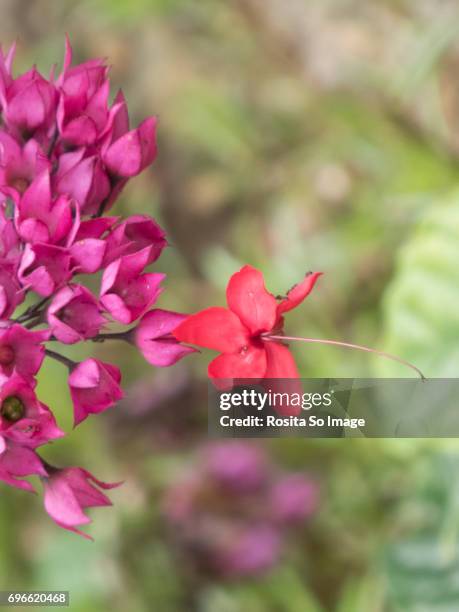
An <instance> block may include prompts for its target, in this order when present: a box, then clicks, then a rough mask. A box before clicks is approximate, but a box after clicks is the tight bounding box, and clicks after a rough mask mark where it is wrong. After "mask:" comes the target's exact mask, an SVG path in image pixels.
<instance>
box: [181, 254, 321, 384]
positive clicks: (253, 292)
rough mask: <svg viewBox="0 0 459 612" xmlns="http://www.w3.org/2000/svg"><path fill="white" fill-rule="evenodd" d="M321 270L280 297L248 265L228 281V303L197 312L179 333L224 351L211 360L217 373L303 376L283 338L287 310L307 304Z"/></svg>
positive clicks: (214, 374)
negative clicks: (222, 306) (224, 305)
mask: <svg viewBox="0 0 459 612" xmlns="http://www.w3.org/2000/svg"><path fill="white" fill-rule="evenodd" d="M320 275H321V272H315V273H309V274H307V275H306V276H305V278H304V280H302V281H301V282H300V283H299V284H298V285H295V286H294V287H293V288H292V289H291V290H290V291H289V292H288V294H287V296H286V297H285V298H283V299H281V300H280V301H279V300H277V299H276V298H275V297H274V296H273V295H272V294H271V293H269V291H267V289H266V287H265V283H264V280H263V275H262V273H261V272H260V271H259V270H256V269H255V268H252V267H251V266H244V267H243V268H242V269H241V270H240V271H239V272H236V273H235V274H233V276H232V277H231V278H230V281H229V283H228V287H227V289H226V299H227V303H228V308H221V307H213V308H206V309H205V310H202V311H200V312H198V313H196V314H194V315H191V316H189V317H188V318H187V319H185V321H183V322H182V323H180V325H179V326H178V327H177V328H176V329H175V330H174V332H173V334H174V336H175V337H176V338H177V340H179V341H180V342H186V343H188V344H195V345H197V346H202V347H204V348H209V349H213V350H215V351H219V352H220V353H221V355H219V356H218V357H216V358H215V359H214V360H213V361H211V363H210V364H209V369H208V372H209V376H210V377H211V378H220V379H233V378H238V379H244V378H255V379H261V378H298V377H299V374H298V370H297V367H296V365H295V361H294V359H293V356H292V354H291V353H290V351H289V349H288V347H287V346H286V344H285V343H284V342H282V341H279V340H278V339H277V338H279V337H280V335H282V333H283V326H284V317H283V315H284V314H285V313H286V312H288V311H289V310H292V309H293V308H296V307H297V306H298V305H299V304H301V302H302V301H303V300H304V299H305V298H306V297H307V296H308V295H309V293H310V292H311V291H312V289H313V287H314V285H315V283H316V281H317V279H318V278H319V276H320ZM273 336H275V337H276V339H273V338H272V337H273Z"/></svg>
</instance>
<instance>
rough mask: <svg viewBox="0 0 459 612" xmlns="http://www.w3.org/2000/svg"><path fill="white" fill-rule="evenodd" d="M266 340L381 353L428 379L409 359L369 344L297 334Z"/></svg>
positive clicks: (269, 337)
mask: <svg viewBox="0 0 459 612" xmlns="http://www.w3.org/2000/svg"><path fill="white" fill-rule="evenodd" d="M263 339H264V340H274V341H284V340H287V341H292V342H309V343H315V344H330V345H332V346H341V347H344V348H350V349H356V350H358V351H365V352H366V353H374V354H375V355H379V356H380V357H385V358H386V359H391V360H392V361H397V362H398V363H401V364H402V365H404V366H406V367H407V368H411V369H412V370H414V371H415V372H416V374H418V376H420V378H421V380H426V377H425V376H424V374H423V373H422V372H421V370H420V369H419V368H417V367H416V366H415V365H413V364H412V363H410V362H409V361H405V359H402V358H401V357H397V356H395V355H392V354H391V353H386V352H384V351H378V350H377V349H373V348H370V347H369V346H362V345H361V344H352V343H351V342H340V341H339V340H323V339H322V338H298V337H296V336H271V335H268V336H264V338H263Z"/></svg>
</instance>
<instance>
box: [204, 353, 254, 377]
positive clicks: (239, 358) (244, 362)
mask: <svg viewBox="0 0 459 612" xmlns="http://www.w3.org/2000/svg"><path fill="white" fill-rule="evenodd" d="M265 372H266V352H265V350H264V349H263V348H258V347H256V346H249V347H248V349H247V350H243V351H240V352H239V353H236V354H226V355H219V356H218V357H216V358H215V359H214V360H213V361H211V362H210V363H209V368H208V373H209V376H210V378H220V379H234V378H237V379H244V378H257V379H260V378H263V377H264V375H265Z"/></svg>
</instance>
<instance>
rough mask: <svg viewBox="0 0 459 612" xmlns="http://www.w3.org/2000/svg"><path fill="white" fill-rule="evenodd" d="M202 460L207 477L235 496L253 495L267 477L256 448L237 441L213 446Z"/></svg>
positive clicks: (266, 467)
mask: <svg viewBox="0 0 459 612" xmlns="http://www.w3.org/2000/svg"><path fill="white" fill-rule="evenodd" d="M203 457H204V460H205V462H206V469H207V471H208V473H209V475H210V476H211V477H212V478H213V479H215V481H216V482H217V483H218V484H220V485H222V486H224V487H225V488H228V489H231V490H233V491H235V492H237V493H245V492H251V491H256V490H257V489H259V488H260V487H261V486H262V485H263V483H264V482H265V481H266V479H267V477H268V465H267V460H266V455H265V454H264V453H263V452H262V450H261V449H260V448H259V447H257V446H253V445H250V444H247V443H246V442H242V441H240V440H235V441H232V440H230V441H229V442H223V443H216V444H212V445H210V446H208V447H207V448H206V449H205V451H204V453H203Z"/></svg>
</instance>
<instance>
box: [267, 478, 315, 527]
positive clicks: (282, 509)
mask: <svg viewBox="0 0 459 612" xmlns="http://www.w3.org/2000/svg"><path fill="white" fill-rule="evenodd" d="M270 502H271V504H270V505H271V509H272V513H273V515H274V516H275V517H276V519H278V520H279V521H283V522H286V523H292V522H298V521H302V520H304V519H305V518H307V517H308V516H310V515H311V514H313V513H314V512H315V510H316V509H317V505H318V502H319V491H318V487H317V485H316V483H314V482H313V481H311V480H310V479H309V478H305V476H303V474H288V475H287V476H284V477H283V478H281V480H279V481H278V482H276V483H275V484H274V485H273V488H272V490H271V496H270Z"/></svg>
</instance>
